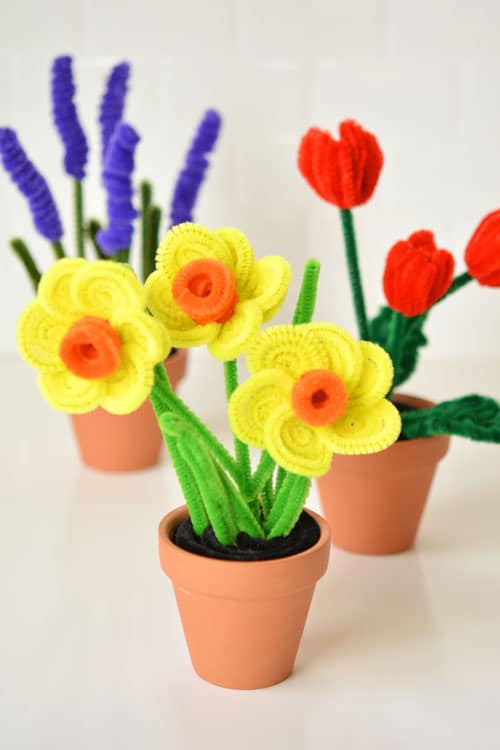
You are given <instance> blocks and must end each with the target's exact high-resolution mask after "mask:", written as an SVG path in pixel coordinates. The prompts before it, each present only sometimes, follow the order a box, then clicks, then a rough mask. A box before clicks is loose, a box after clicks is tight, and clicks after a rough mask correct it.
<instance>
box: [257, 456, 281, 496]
mask: <svg viewBox="0 0 500 750" xmlns="http://www.w3.org/2000/svg"><path fill="white" fill-rule="evenodd" d="M275 468H276V463H275V461H274V459H272V458H271V456H270V455H269V453H268V452H267V451H262V455H261V457H260V461H259V465H258V466H257V471H256V472H255V474H254V475H253V477H252V485H251V494H252V495H253V496H256V495H259V494H260V492H261V491H262V488H263V487H265V485H266V483H267V481H268V480H269V479H270V478H271V477H272V475H273V471H274V469H275Z"/></svg>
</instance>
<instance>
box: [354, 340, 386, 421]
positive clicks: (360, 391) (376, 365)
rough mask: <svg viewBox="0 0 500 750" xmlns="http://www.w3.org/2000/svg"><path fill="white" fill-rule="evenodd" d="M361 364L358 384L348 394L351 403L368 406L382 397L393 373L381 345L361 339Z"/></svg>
mask: <svg viewBox="0 0 500 750" xmlns="http://www.w3.org/2000/svg"><path fill="white" fill-rule="evenodd" d="M360 346H361V352H362V355H363V365H362V370H361V375H360V379H359V382H358V384H357V385H356V386H355V388H354V389H353V390H352V391H351V393H350V394H349V403H350V404H351V405H353V406H354V405H360V406H370V405H371V404H375V403H377V402H378V401H380V399H382V398H384V396H385V395H386V393H387V392H388V390H389V388H390V387H391V383H392V378H393V375H394V367H393V364H392V360H391V358H390V357H389V355H388V354H387V352H385V351H384V350H383V349H382V347H381V346H378V344H372V343H371V342H369V341H361V342H360Z"/></svg>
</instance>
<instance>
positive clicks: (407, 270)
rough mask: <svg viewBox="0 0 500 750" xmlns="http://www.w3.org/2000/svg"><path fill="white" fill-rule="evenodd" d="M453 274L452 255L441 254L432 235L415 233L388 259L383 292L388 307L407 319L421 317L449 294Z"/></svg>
mask: <svg viewBox="0 0 500 750" xmlns="http://www.w3.org/2000/svg"><path fill="white" fill-rule="evenodd" d="M454 270H455V259H454V258H453V255H452V254H451V253H450V252H448V250H438V248H437V247H436V243H435V242H434V235H433V233H432V232H429V231H428V230H427V229H421V230H420V231H419V232H414V233H413V234H412V235H410V236H409V237H408V239H407V240H400V241H399V242H396V244H395V245H394V246H393V247H392V248H391V250H389V253H388V255H387V260H386V262H385V271H384V292H385V296H386V298H387V301H388V303H389V306H390V307H391V308H392V309H393V310H397V311H398V312H400V313H403V315H407V316H408V317H413V316H415V315H421V314H422V313H424V312H426V311H427V310H429V309H430V308H431V307H432V305H434V304H435V303H436V302H437V301H438V299H440V298H441V297H442V296H443V294H446V292H447V291H448V289H449V288H450V285H451V282H452V281H453V272H454Z"/></svg>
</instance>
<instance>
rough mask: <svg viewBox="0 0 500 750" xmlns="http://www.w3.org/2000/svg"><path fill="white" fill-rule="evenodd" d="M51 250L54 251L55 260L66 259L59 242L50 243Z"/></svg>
mask: <svg viewBox="0 0 500 750" xmlns="http://www.w3.org/2000/svg"><path fill="white" fill-rule="evenodd" d="M50 244H51V245H52V250H53V251H54V256H55V258H56V260H60V259H61V258H65V257H66V253H65V252H64V247H63V246H62V243H61V242H51V243H50Z"/></svg>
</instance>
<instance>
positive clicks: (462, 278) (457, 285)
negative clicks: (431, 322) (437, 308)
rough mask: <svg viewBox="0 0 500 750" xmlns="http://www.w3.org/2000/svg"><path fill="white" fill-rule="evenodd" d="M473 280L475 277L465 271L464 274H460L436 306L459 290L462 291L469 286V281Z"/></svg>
mask: <svg viewBox="0 0 500 750" xmlns="http://www.w3.org/2000/svg"><path fill="white" fill-rule="evenodd" d="M472 280H473V277H472V276H471V275H470V274H469V272H468V271H464V272H463V273H460V274H459V275H458V276H455V278H454V279H453V281H452V282H451V286H450V288H449V289H448V291H447V292H446V294H443V296H442V297H440V298H439V299H438V301H437V302H436V303H435V304H436V305H437V304H438V303H439V302H442V301H443V300H444V299H446V297H449V296H450V295H451V294H454V293H455V292H458V290H459V289H461V288H462V287H463V286H465V285H466V284H468V283H469V281H472Z"/></svg>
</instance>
